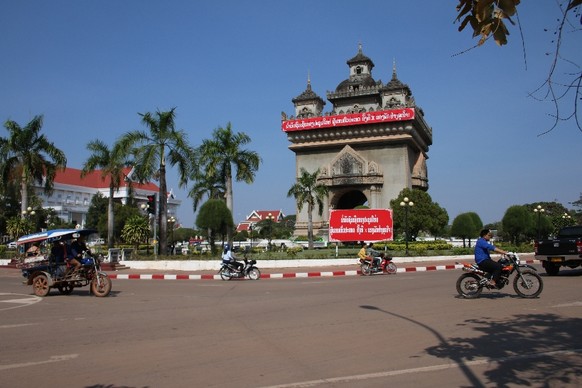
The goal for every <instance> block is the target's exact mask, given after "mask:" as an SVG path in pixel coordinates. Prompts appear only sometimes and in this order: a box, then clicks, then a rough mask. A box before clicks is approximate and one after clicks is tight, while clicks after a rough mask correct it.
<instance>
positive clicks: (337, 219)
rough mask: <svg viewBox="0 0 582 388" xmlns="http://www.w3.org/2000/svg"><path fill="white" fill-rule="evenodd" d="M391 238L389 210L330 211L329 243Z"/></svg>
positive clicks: (390, 211) (390, 213)
mask: <svg viewBox="0 0 582 388" xmlns="http://www.w3.org/2000/svg"><path fill="white" fill-rule="evenodd" d="M392 238H393V223H392V210H391V209H351V210H331V211H330V214H329V240H330V241H386V240H392Z"/></svg>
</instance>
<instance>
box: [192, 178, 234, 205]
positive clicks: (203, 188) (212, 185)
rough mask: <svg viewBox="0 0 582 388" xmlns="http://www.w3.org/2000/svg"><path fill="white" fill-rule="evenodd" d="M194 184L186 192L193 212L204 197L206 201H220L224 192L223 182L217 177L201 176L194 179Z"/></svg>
mask: <svg viewBox="0 0 582 388" xmlns="http://www.w3.org/2000/svg"><path fill="white" fill-rule="evenodd" d="M194 181H195V182H196V184H194V186H193V187H192V188H191V189H190V191H189V192H188V197H190V198H192V204H193V208H194V211H196V210H198V205H199V204H200V202H202V200H203V199H204V198H205V197H206V198H207V199H222V200H224V195H225V192H226V187H225V186H224V182H222V180H221V179H220V178H219V176H209V177H206V176H201V175H198V176H197V177H195V178H194Z"/></svg>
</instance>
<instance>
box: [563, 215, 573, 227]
mask: <svg viewBox="0 0 582 388" xmlns="http://www.w3.org/2000/svg"><path fill="white" fill-rule="evenodd" d="M571 219H572V216H571V215H569V214H568V213H564V214H562V220H564V221H563V222H564V226H568V225H570V220H571Z"/></svg>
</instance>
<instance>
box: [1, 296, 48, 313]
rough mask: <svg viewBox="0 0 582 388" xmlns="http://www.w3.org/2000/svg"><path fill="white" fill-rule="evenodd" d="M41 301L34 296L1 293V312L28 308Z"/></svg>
mask: <svg viewBox="0 0 582 388" xmlns="http://www.w3.org/2000/svg"><path fill="white" fill-rule="evenodd" d="M41 300H42V298H40V297H38V296H34V295H22V294H11V293H0V311H3V310H10V309H16V308H20V307H27V306H30V305H33V304H35V303H38V302H40V301H41ZM5 306H8V307H5Z"/></svg>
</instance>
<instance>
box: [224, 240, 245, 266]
mask: <svg viewBox="0 0 582 388" xmlns="http://www.w3.org/2000/svg"><path fill="white" fill-rule="evenodd" d="M222 262H223V263H225V264H230V265H232V266H233V267H235V268H236V269H237V271H239V272H240V271H242V269H243V264H242V263H239V262H238V261H236V257H235V256H234V254H233V253H232V250H231V249H230V244H225V245H224V251H223V252H222Z"/></svg>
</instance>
